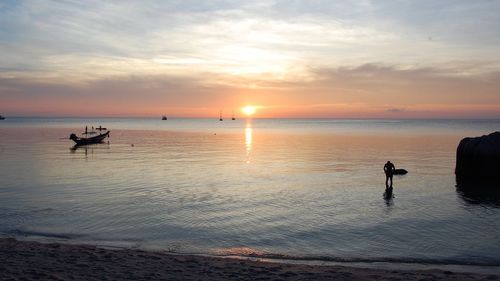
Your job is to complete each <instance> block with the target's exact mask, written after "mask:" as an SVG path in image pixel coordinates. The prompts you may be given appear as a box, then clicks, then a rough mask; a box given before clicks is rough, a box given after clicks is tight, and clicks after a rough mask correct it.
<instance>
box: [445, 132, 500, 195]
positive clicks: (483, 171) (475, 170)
mask: <svg viewBox="0 0 500 281" xmlns="http://www.w3.org/2000/svg"><path fill="white" fill-rule="evenodd" d="M455 175H456V177H457V183H458V184H461V183H500V132H494V133H491V134H489V135H485V136H481V137H475V138H464V139H462V140H461V141H460V144H459V145H458V148H457V159H456V166H455ZM496 186H497V187H498V186H499V185H496Z"/></svg>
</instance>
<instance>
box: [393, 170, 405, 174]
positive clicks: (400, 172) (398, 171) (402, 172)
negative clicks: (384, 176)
mask: <svg viewBox="0 0 500 281" xmlns="http://www.w3.org/2000/svg"><path fill="white" fill-rule="evenodd" d="M394 174H395V175H406V174H408V171H407V170H405V169H395V170H394Z"/></svg>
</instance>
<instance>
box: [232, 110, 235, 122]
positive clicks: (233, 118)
mask: <svg viewBox="0 0 500 281" xmlns="http://www.w3.org/2000/svg"><path fill="white" fill-rule="evenodd" d="M231 120H236V118H235V117H234V110H233V115H232V117H231Z"/></svg>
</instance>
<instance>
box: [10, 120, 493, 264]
mask: <svg viewBox="0 0 500 281" xmlns="http://www.w3.org/2000/svg"><path fill="white" fill-rule="evenodd" d="M85 126H87V128H88V130H89V131H90V130H92V127H98V126H102V127H105V128H107V129H108V130H110V137H109V138H107V139H106V140H105V142H104V143H101V144H95V145H88V146H81V147H74V146H73V145H74V144H73V142H72V141H71V140H69V139H68V137H69V135H70V134H71V133H76V134H81V133H82V132H84V131H85ZM498 130H500V120H344V119H238V120H227V119H226V120H224V121H222V122H221V121H219V120H218V119H183V118H169V119H168V120H166V121H162V120H160V118H28V117H12V118H7V119H5V120H3V121H0V237H14V238H18V239H27V240H37V241H42V242H62V243H76V244H92V245H99V246H106V247H118V248H138V249H146V250H158V251H167V252H171V253H177V254H200V255H216V256H236V257H251V258H255V259H266V260H267V259H269V260H273V259H278V260H281V261H283V260H284V261H293V262H301V261H303V262H315V263H319V264H328V263H340V264H344V263H347V264H364V265H374V264H376V265H383V264H393V265H394V264H406V265H412V264H413V265H431V266H432V265H433V266H436V267H440V268H441V267H442V266H455V267H457V268H469V269H473V268H483V269H484V268H487V269H489V271H490V272H491V271H493V272H495V271H496V272H500V196H499V195H498V193H487V194H484V193H477V192H475V191H471V190H470V189H468V190H463V189H462V188H461V187H460V186H457V184H456V181H455V175H454V168H455V157H456V148H457V145H458V143H459V142H460V140H461V139H462V138H464V137H473V136H481V135H485V134H489V133H491V132H494V131H498ZM388 160H390V161H391V162H393V163H394V164H395V166H396V168H403V169H406V170H407V171H408V174H406V175H402V176H395V177H394V184H393V185H394V189H393V196H392V197H390V198H386V197H384V196H383V194H384V190H385V175H384V172H383V166H384V164H385V163H386V162H387V161H388ZM472 190H475V189H472ZM497 190H498V189H497Z"/></svg>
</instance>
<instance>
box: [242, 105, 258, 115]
mask: <svg viewBox="0 0 500 281" xmlns="http://www.w3.org/2000/svg"><path fill="white" fill-rule="evenodd" d="M255 110H256V107H255V106H251V105H247V106H244V107H242V108H241V112H243V113H244V114H245V115H246V116H251V115H253V114H254V113H255Z"/></svg>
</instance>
